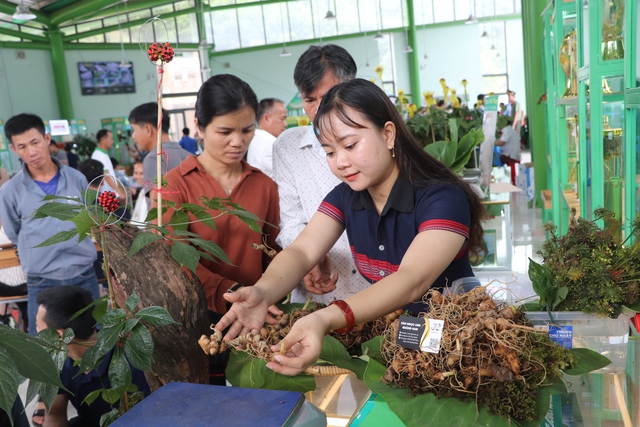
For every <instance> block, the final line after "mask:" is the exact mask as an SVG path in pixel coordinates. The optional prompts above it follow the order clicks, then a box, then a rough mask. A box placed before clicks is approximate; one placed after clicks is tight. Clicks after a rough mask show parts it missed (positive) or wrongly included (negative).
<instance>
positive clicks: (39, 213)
mask: <svg viewBox="0 0 640 427" xmlns="http://www.w3.org/2000/svg"><path fill="white" fill-rule="evenodd" d="M80 207H81V205H79V204H77V205H74V204H69V203H60V202H51V203H43V204H42V205H41V206H40V207H39V208H38V209H37V210H36V212H35V214H34V218H35V219H39V218H46V217H52V218H56V219H59V220H61V221H71V220H73V218H75V216H76V215H78V209H80Z"/></svg>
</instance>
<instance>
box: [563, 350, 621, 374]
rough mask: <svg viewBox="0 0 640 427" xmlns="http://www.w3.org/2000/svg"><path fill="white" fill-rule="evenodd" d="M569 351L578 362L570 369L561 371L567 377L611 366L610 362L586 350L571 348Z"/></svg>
mask: <svg viewBox="0 0 640 427" xmlns="http://www.w3.org/2000/svg"><path fill="white" fill-rule="evenodd" d="M569 351H570V352H571V353H572V354H573V355H574V356H576V358H577V359H578V361H577V363H576V364H575V365H574V366H572V367H571V369H563V372H565V373H566V374H567V375H582V374H586V373H588V372H591V371H596V370H598V369H602V368H604V367H605V366H607V365H609V364H611V360H609V359H607V358H606V357H604V356H603V355H601V354H599V353H596V352H595V351H593V350H589V349H587V348H572V349H571V350H569Z"/></svg>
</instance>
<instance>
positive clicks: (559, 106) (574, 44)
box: [544, 0, 640, 240]
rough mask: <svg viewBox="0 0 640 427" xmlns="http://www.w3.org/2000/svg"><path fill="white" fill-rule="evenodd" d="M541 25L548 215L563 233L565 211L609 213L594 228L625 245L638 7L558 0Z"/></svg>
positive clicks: (639, 87) (631, 205)
mask: <svg viewBox="0 0 640 427" xmlns="http://www.w3.org/2000/svg"><path fill="white" fill-rule="evenodd" d="M544 20H545V21H544V24H545V32H544V36H545V40H544V74H545V85H546V88H547V109H546V112H547V129H548V138H547V152H548V154H549V158H548V159H547V160H548V167H547V173H548V182H549V189H550V190H551V193H552V214H551V216H550V218H551V220H552V221H553V222H554V224H556V225H557V226H558V227H559V231H560V232H561V233H565V232H566V231H567V228H568V220H569V215H570V212H571V210H572V209H575V211H576V214H577V215H579V216H582V217H584V218H587V219H593V211H594V210H595V209H597V208H601V207H602V208H605V209H606V210H608V211H610V212H612V213H613V215H612V216H611V217H609V218H605V219H604V220H602V222H603V223H602V224H600V225H601V226H603V227H604V228H605V229H606V230H607V231H608V232H610V233H611V234H612V235H614V236H615V237H616V238H618V239H621V240H624V239H625V237H626V236H628V235H629V232H630V225H631V220H633V218H634V217H635V216H636V213H637V209H638V208H637V200H636V199H637V198H638V192H637V185H636V183H638V182H640V178H636V177H637V176H639V174H638V172H637V171H638V168H637V161H636V156H637V153H638V147H637V142H636V140H640V139H639V138H638V136H637V134H638V132H637V128H638V127H637V121H638V120H640V116H638V114H637V112H636V111H633V110H634V109H636V108H638V107H639V106H640V84H639V83H638V80H639V79H638V74H637V71H636V68H637V67H636V60H637V58H638V56H637V54H636V53H637V52H636V51H635V50H636V46H637V43H636V40H637V37H638V36H637V29H636V28H635V27H636V24H637V22H638V5H637V2H635V1H630V0H607V1H595V0H579V1H577V2H575V1H573V2H569V1H557V2H555V4H554V6H553V7H551V8H550V9H549V10H547V11H546V12H545V15H544ZM630 42H631V43H630ZM629 49H631V52H632V54H631V55H629V54H628V52H629ZM596 118H597V119H596Z"/></svg>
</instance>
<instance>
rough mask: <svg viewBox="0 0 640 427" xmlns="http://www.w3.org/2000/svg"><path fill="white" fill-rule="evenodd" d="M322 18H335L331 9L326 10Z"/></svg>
mask: <svg viewBox="0 0 640 427" xmlns="http://www.w3.org/2000/svg"><path fill="white" fill-rule="evenodd" d="M324 19H328V20H332V19H336V15H335V13H333V12H332V11H330V10H328V11H327V14H326V15H325V16H324Z"/></svg>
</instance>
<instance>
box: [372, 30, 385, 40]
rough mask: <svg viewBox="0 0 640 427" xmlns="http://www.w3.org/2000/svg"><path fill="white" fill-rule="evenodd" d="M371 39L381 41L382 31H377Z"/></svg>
mask: <svg viewBox="0 0 640 427" xmlns="http://www.w3.org/2000/svg"><path fill="white" fill-rule="evenodd" d="M373 38H374V39H376V40H382V39H383V38H384V35H382V31H378V32H377V33H376V35H375V36H373Z"/></svg>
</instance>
